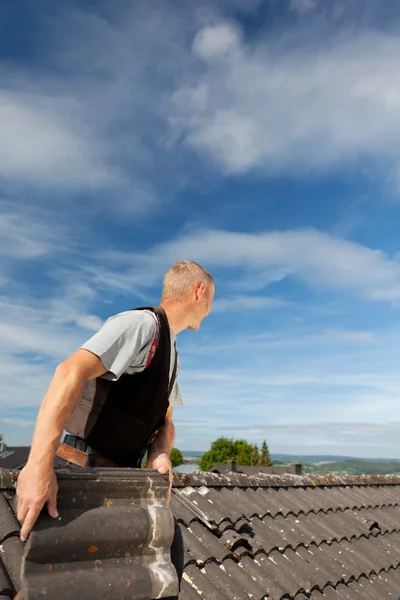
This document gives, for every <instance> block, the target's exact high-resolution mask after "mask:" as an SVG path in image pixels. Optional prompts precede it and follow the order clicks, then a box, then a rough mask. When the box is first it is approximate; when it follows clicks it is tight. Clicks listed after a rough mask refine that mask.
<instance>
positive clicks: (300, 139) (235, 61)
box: [171, 0, 400, 178]
mask: <svg viewBox="0 0 400 600" xmlns="http://www.w3.org/2000/svg"><path fill="white" fill-rule="evenodd" d="M315 5H316V3H315V2H314V1H313V0H295V1H293V2H292V4H291V6H292V8H293V9H296V10H297V11H301V12H306V11H310V10H312V9H313V8H314V7H315ZM318 25H319V27H316V25H315V23H313V22H310V23H308V25H304V26H303V27H300V28H298V30H297V32H295V31H294V30H291V29H289V31H288V30H286V31H285V32H282V31H279V35H277V36H276V37H274V32H273V31H272V32H269V35H268V37H266V36H260V37H259V38H258V39H257V40H245V39H244V37H243V36H242V35H241V34H240V30H238V27H237V25H235V24H233V25H232V24H230V23H229V22H226V23H225V24H217V25H214V26H207V27H206V28H204V29H203V30H202V31H200V32H198V33H197V35H196V37H195V38H194V42H193V46H192V52H193V54H194V56H195V57H196V58H197V59H198V61H201V62H202V67H203V68H202V70H201V72H200V75H199V72H198V70H196V71H195V72H194V73H193V83H192V84H191V85H189V84H188V83H187V82H186V84H185V86H183V87H181V88H180V89H179V90H177V91H176V92H175V94H174V95H173V96H172V98H171V114H172V115H174V119H175V120H174V124H175V126H176V128H177V129H179V130H180V135H181V137H182V139H183V140H184V143H185V144H187V145H188V146H189V147H191V148H193V149H194V150H195V151H196V152H198V153H200V154H201V155H202V156H205V157H207V158H208V159H209V160H210V161H211V162H214V163H216V164H217V165H218V167H219V168H220V169H221V170H222V171H224V172H225V173H231V174H242V173H246V172H249V171H251V170H254V169H255V170H257V171H258V173H259V174H260V175H261V176H264V175H268V174H271V173H277V172H278V173H282V172H285V171H287V170H290V173H291V174H295V173H302V174H310V172H312V171H314V172H315V171H316V170H317V171H319V172H321V171H325V170H327V169H331V168H332V167H337V166H345V165H346V164H349V161H350V162H351V163H353V164H355V163H357V162H358V161H359V160H360V159H364V160H372V161H373V162H374V169H375V171H376V172H377V171H379V170H380V169H385V170H386V169H388V168H389V170H391V172H392V175H393V176H394V177H395V178H397V174H398V169H399V165H400V147H399V144H398V142H397V137H396V132H397V130H398V128H399V124H400V123H399V111H398V108H399V93H398V86H397V84H396V83H395V82H396V73H397V71H398V65H399V63H400V44H399V41H398V35H397V33H393V34H389V33H382V32H379V31H374V30H373V29H371V28H361V29H360V30H359V31H358V32H357V33H356V34H355V33H354V31H353V30H351V34H347V33H346V32H345V31H340V30H337V29H336V30H335V29H331V30H329V29H327V25H326V23H324V24H321V23H320V22H318ZM319 31H320V32H321V33H319ZM322 35H324V36H325V38H326V39H325V40H324V39H323V38H322V37H321V36H322ZM217 38H218V40H219V42H218V44H215V42H214V40H215V39H217ZM316 48H317V49H316Z"/></svg>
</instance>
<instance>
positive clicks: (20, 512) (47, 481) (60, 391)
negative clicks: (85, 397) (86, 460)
mask: <svg viewBox="0 0 400 600" xmlns="http://www.w3.org/2000/svg"><path fill="white" fill-rule="evenodd" d="M106 371H107V369H105V368H104V366H103V364H102V362H101V360H100V359H99V358H98V357H97V356H96V355H95V354H92V353H91V352H88V351H87V350H82V349H80V350H78V351H77V352H75V353H74V354H73V355H72V356H71V357H70V358H68V359H67V360H66V361H65V362H63V363H62V364H61V365H59V366H58V367H57V369H56V371H55V374H54V377H53V379H52V381H51V383H50V386H49V388H48V390H47V392H46V394H45V396H44V398H43V401H42V405H41V407H40V410H39V414H38V418H37V421H36V427H35V432H34V436H33V440H32V446H31V451H30V454H29V459H28V462H27V464H26V466H25V467H24V468H23V469H22V471H21V473H20V474H19V477H18V484H17V517H18V520H19V521H20V522H21V523H22V529H21V539H22V541H25V540H26V538H27V537H28V535H29V532H30V531H31V529H32V527H33V525H34V523H35V521H36V519H37V517H38V516H39V514H40V511H41V510H42V508H43V506H44V505H45V504H46V503H47V508H48V511H49V514H50V515H51V516H52V517H57V508H56V497H57V481H56V477H55V474H54V469H53V463H54V456H55V453H56V450H57V447H58V443H59V441H60V437H61V434H62V432H63V430H64V428H65V425H66V424H67V422H68V419H69V417H70V416H71V414H72V412H73V410H74V408H75V406H76V404H77V402H78V400H79V398H80V397H81V394H82V391H83V388H84V385H85V383H86V381H88V380H89V379H94V378H95V377H99V376H100V375H103V374H104V373H106Z"/></svg>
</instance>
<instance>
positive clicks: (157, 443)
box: [147, 406, 175, 502]
mask: <svg viewBox="0 0 400 600" xmlns="http://www.w3.org/2000/svg"><path fill="white" fill-rule="evenodd" d="M174 440H175V425H174V423H173V421H172V407H171V406H170V407H169V408H168V411H167V414H166V416H165V425H164V427H162V428H161V429H160V431H159V432H158V433H157V435H156V437H155V439H154V441H153V443H152V444H151V446H150V448H149V452H148V459H147V468H148V469H157V471H158V472H159V473H161V474H162V475H163V474H164V473H167V472H169V482H170V487H169V491H168V502H169V501H170V499H171V488H172V464H171V460H170V458H169V455H170V454H171V450H172V448H173V445H174Z"/></svg>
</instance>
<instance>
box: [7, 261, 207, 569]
mask: <svg viewBox="0 0 400 600" xmlns="http://www.w3.org/2000/svg"><path fill="white" fill-rule="evenodd" d="M214 291H215V286H214V280H213V278H212V276H211V275H210V273H208V271H206V270H205V269H204V268H203V267H201V266H200V265H198V264H197V263H195V262H192V261H180V262H178V263H176V264H175V265H173V266H172V267H171V269H170V270H169V271H168V272H167V273H166V275H165V277H164V283H163V292H162V298H161V302H160V306H159V307H150V308H140V309H136V310H131V311H126V312H123V313H120V314H118V315H115V316H113V317H111V318H110V319H108V320H107V321H106V323H105V324H104V325H103V327H102V328H101V329H100V330H99V331H98V332H97V333H96V334H95V335H94V336H93V337H92V338H91V339H90V340H88V341H87V342H86V343H85V344H84V345H83V346H82V347H81V348H80V349H79V350H77V351H76V352H75V353H74V354H73V355H72V356H71V357H69V358H68V359H67V360H66V361H65V362H63V363H62V364H60V365H59V366H58V367H57V369H56V371H55V374H54V377H53V379H52V381H51V383H50V386H49V388H48V390H47V392H46V395H45V397H44V399H43V402H42V405H41V407H40V411H39V414H38V418H37V422H36V427H35V432H34V436H33V440H32V447H31V451H30V455H29V459H28V462H27V464H26V466H25V467H24V469H22V471H21V473H20V475H19V478H18V485H17V517H18V520H19V521H20V522H21V524H22V528H21V539H22V541H25V540H26V539H27V537H28V535H29V532H30V531H31V529H32V527H33V525H34V523H35V521H36V519H37V518H38V515H39V514H40V511H41V510H42V508H43V507H44V506H45V505H46V507H47V510H48V512H49V514H50V516H52V517H54V518H55V517H57V516H58V513H57V490H58V488H57V480H56V476H55V473H54V465H56V466H60V465H61V464H68V463H72V464H74V465H78V466H125V467H137V466H140V464H141V461H142V459H143V456H144V454H145V452H146V451H147V453H148V458H147V467H148V468H154V469H157V470H158V471H159V473H161V474H165V473H167V472H169V474H170V482H171V483H172V469H171V461H170V458H169V455H170V451H171V449H172V446H173V443H174V435H175V428H174V425H173V420H172V410H173V407H174V406H178V405H179V404H182V400H181V397H180V393H179V388H178V384H177V383H176V373H177V360H178V356H177V353H176V349H175V340H176V336H177V334H178V333H179V332H181V331H183V330H184V329H199V327H200V323H201V321H202V320H203V318H204V317H206V316H207V315H208V313H209V312H210V310H211V306H212V300H213V297H214ZM63 431H66V432H67V433H66V435H65V436H64V440H63V442H62V443H61V444H60V438H61V435H62V433H63ZM66 461H67V462H66ZM171 483H170V486H171ZM170 489H171V487H170ZM177 533H178V532H177ZM175 537H176V536H175ZM177 546H179V541H178V542H177V541H176V540H174V544H173V547H172V549H171V558H172V561H173V562H174V564H175V567H176V568H177V571H178V576H180V575H181V573H179V570H180V568H181V567H180V566H179V565H178V564H177V563H178V562H180V561H181V556H177V555H179V554H180V551H179V548H177ZM174 555H175V556H174Z"/></svg>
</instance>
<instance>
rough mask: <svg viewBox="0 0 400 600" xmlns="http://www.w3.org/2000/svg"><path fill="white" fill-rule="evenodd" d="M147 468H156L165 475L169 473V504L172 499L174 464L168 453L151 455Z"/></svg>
mask: <svg viewBox="0 0 400 600" xmlns="http://www.w3.org/2000/svg"><path fill="white" fill-rule="evenodd" d="M146 468H147V469H156V470H157V471H158V472H159V473H161V475H165V473H168V474H169V489H168V493H167V502H168V504H169V503H170V501H171V490H172V464H171V461H170V459H169V456H168V454H165V453H163V454H159V455H158V456H155V457H149V459H148V461H147V465H146Z"/></svg>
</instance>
